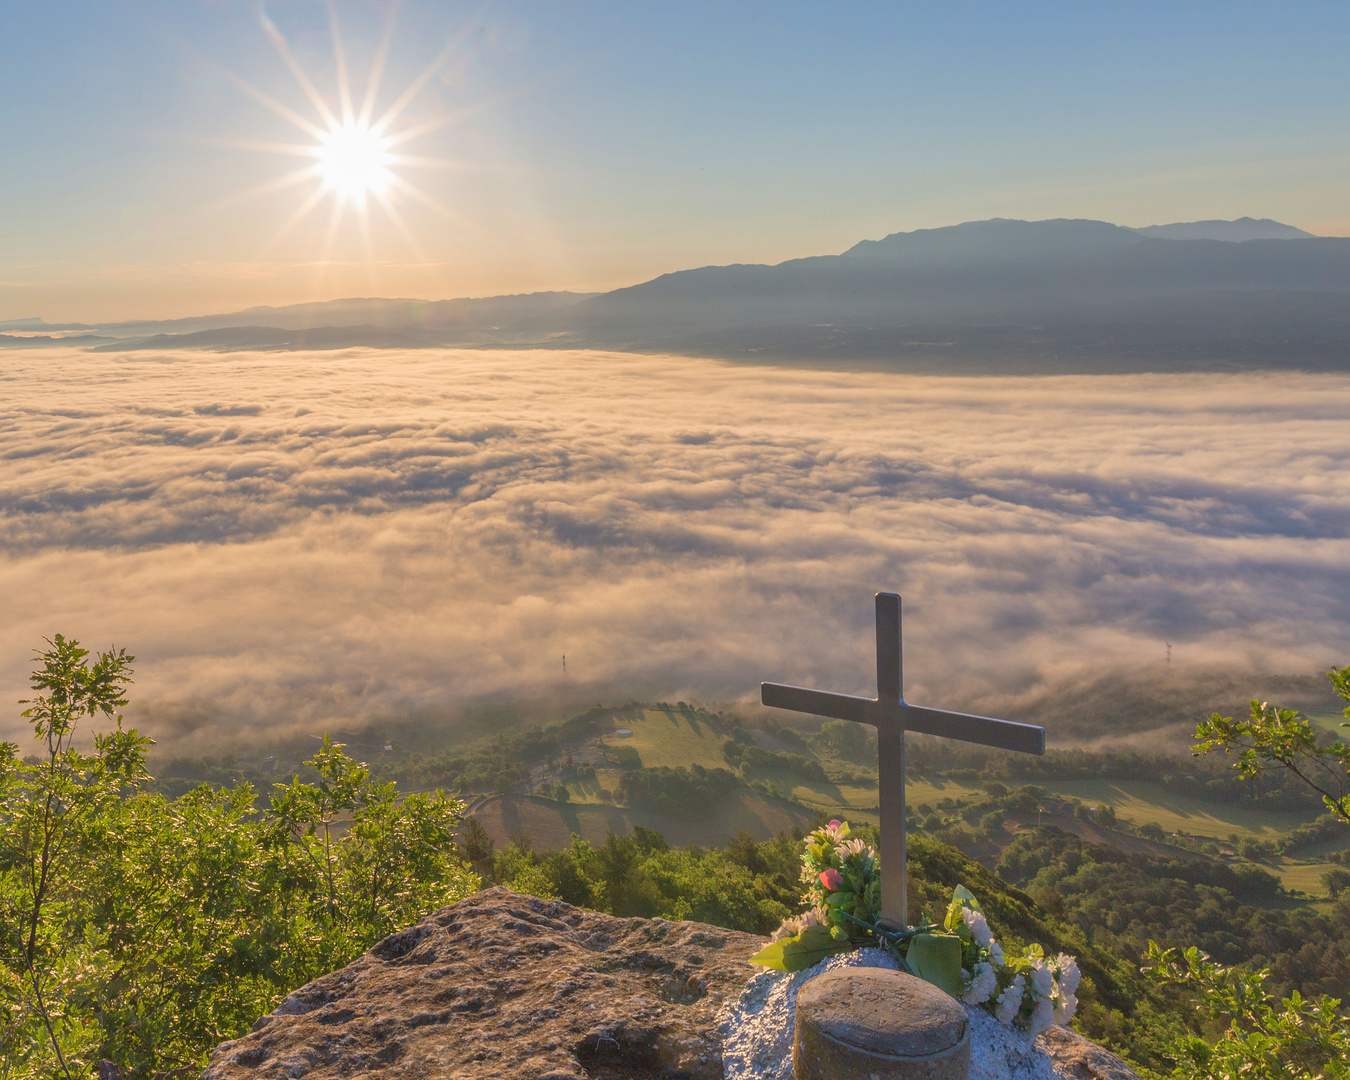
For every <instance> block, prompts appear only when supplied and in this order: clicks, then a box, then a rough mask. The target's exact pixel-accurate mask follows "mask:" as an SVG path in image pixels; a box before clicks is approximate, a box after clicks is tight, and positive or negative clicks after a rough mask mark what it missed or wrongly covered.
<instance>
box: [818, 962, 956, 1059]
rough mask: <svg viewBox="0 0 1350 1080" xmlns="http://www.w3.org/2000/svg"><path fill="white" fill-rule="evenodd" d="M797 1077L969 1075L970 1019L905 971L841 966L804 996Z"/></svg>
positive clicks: (950, 1001) (937, 990)
mask: <svg viewBox="0 0 1350 1080" xmlns="http://www.w3.org/2000/svg"><path fill="white" fill-rule="evenodd" d="M792 1074H793V1077H794V1078H795V1080H968V1078H969V1076H970V1021H969V1020H968V1018H967V1017H966V1011H965V1009H963V1008H962V1007H961V1005H960V1004H959V1003H958V1002H956V1001H954V1000H953V999H952V998H950V997H948V996H947V995H946V994H944V993H943V992H942V991H941V990H939V989H938V988H937V987H936V986H933V985H931V984H930V983H926V982H924V981H923V980H922V979H916V978H915V977H914V976H913V975H906V974H904V973H903V972H899V971H887V970H884V969H882V968H835V969H834V970H833V971H827V972H826V973H825V974H823V975H818V976H816V977H815V978H814V979H812V980H811V981H810V982H808V983H807V984H806V985H805V986H803V987H802V988H801V992H800V993H799V994H798V995H797V1026H796V1030H795V1032H794V1034H793V1040H792Z"/></svg>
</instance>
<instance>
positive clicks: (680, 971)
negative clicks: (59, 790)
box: [202, 888, 763, 1080]
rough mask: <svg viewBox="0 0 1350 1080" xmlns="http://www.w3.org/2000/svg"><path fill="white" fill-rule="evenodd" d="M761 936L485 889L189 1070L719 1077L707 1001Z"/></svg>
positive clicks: (455, 1077) (637, 1079)
mask: <svg viewBox="0 0 1350 1080" xmlns="http://www.w3.org/2000/svg"><path fill="white" fill-rule="evenodd" d="M762 944H763V939H761V938H757V937H754V936H753V935H750V934H743V933H739V932H737V931H734V930H722V929H719V928H717V927H713V926H706V925H704V924H701V923H690V922H667V921H665V920H662V919H620V918H615V917H614V916H611V915H601V914H597V913H594V912H589V911H582V910H580V909H579V908H574V907H570V906H569V905H567V904H563V903H558V902H555V901H547V900H536V899H534V898H532V897H527V896H519V895H517V894H516V893H513V892H511V891H510V890H508V889H503V888H495V889H488V890H485V891H484V892H481V893H478V894H477V895H475V896H472V897H470V898H469V899H467V900H464V901H461V902H460V903H458V904H455V905H454V906H452V907H448V908H444V909H442V910H441V911H438V912H436V913H435V914H433V915H429V916H427V918H425V919H423V920H422V921H421V922H419V923H418V924H417V925H416V926H413V927H410V928H409V929H407V930H404V931H402V932H400V933H397V934H394V935H392V936H390V937H388V938H385V940H384V941H382V942H380V943H379V944H378V945H376V946H375V947H374V948H373V949H371V950H370V952H368V953H366V954H365V955H364V956H362V957H361V958H360V959H359V960H357V961H355V962H354V963H352V964H350V965H348V966H347V967H345V968H343V969H342V970H341V971H335V972H333V973H332V974H330V975H325V976H323V977H322V978H320V979H316V980H315V981H314V982H312V983H309V984H308V985H307V986H303V987H301V988H300V989H299V990H297V991H295V992H294V993H293V994H291V995H290V996H289V997H287V998H286V1000H285V1001H283V1002H282V1003H281V1004H280V1005H279V1006H277V1008H276V1009H275V1010H274V1011H273V1012H272V1013H270V1014H269V1015H267V1016H264V1017H263V1018H262V1019H261V1020H259V1021H258V1022H257V1024H255V1025H254V1028H253V1031H252V1032H251V1033H249V1034H248V1035H245V1036H244V1037H243V1038H240V1039H237V1040H235V1041H233V1042H227V1043H224V1044H222V1045H221V1046H220V1047H219V1048H217V1050H216V1052H215V1053H214V1054H213V1055H212V1057H211V1062H210V1064H209V1065H208V1067H207V1069H206V1072H205V1073H204V1074H203V1078H202V1080H282V1078H287V1080H298V1078H299V1077H311V1078H313V1080H326V1078H329V1077H349V1076H354V1075H356V1074H363V1075H368V1076H372V1077H373V1076H380V1075H385V1076H394V1075H397V1076H399V1077H400V1078H407V1080H417V1078H421V1077H428V1078H429V1077H433V1076H434V1077H438V1078H444V1080H478V1078H482V1080H487V1078H493V1080H512V1078H517V1077H519V1078H521V1080H526V1078H528V1080H587V1078H589V1080H611V1078H612V1080H618V1078H620V1077H623V1078H625V1080H629V1078H632V1080H666V1078H674V1077H677V1076H679V1077H689V1078H690V1080H721V1077H722V1052H721V1043H720V1038H719V1035H718V1031H717V1020H716V1017H717V1013H718V1010H719V1008H720V1007H721V1005H722V1003H723V1001H724V1000H725V999H726V998H727V997H728V996H734V995H735V994H736V993H738V992H739V991H740V988H741V987H742V986H743V985H744V983H745V982H746V980H747V979H748V978H749V977H750V975H751V973H752V969H751V966H750V964H749V962H748V958H749V957H750V956H751V955H753V953H754V952H755V951H756V950H757V949H758V948H759V947H760V946H761V945H762Z"/></svg>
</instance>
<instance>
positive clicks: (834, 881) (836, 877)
mask: <svg viewBox="0 0 1350 1080" xmlns="http://www.w3.org/2000/svg"><path fill="white" fill-rule="evenodd" d="M820 883H821V884H822V885H824V886H825V888H827V889H829V890H830V891H831V892H837V891H838V890H840V889H842V888H843V887H844V875H843V874H841V873H840V872H839V871H838V870H836V869H835V868H834V867H833V866H831V867H830V868H829V869H828V870H822V871H821V872H820Z"/></svg>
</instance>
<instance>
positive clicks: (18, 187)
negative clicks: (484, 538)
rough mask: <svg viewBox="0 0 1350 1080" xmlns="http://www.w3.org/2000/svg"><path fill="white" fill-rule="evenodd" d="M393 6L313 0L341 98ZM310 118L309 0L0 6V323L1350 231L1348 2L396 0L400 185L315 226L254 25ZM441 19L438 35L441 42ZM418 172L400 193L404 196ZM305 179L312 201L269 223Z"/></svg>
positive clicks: (312, 14) (393, 70) (384, 101)
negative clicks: (899, 238)
mask: <svg viewBox="0 0 1350 1080" xmlns="http://www.w3.org/2000/svg"><path fill="white" fill-rule="evenodd" d="M389 7H390V5H389V4H387V3H384V2H383V0H381V2H378V3H377V2H369V3H357V2H353V0H337V3H336V12H337V16H338V26H339V29H340V35H341V39H342V41H343V42H344V44H345V50H346V54H347V61H348V67H349V69H350V72H351V79H350V81H351V83H352V84H353V86H354V90H355V94H356V96H357V99H358V103H359V99H360V95H361V93H362V92H363V91H364V86H365V81H366V75H367V73H368V71H369V69H370V66H371V63H372V61H373V60H374V58H375V56H376V53H377V51H378V43H379V41H380V38H381V34H382V33H383V32H384V30H385V28H386V26H388V25H389V23H388V15H389ZM268 24H270V25H271V26H273V27H274V28H275V33H276V35H278V36H279V39H281V40H284V41H285V42H286V45H287V48H288V49H289V50H290V52H291V54H292V55H293V57H294V59H295V62H296V63H297V64H298V65H299V66H300V68H301V69H303V70H304V71H305V72H306V73H307V74H308V76H309V77H310V78H311V79H312V81H313V83H314V86H315V87H316V89H317V91H318V93H319V94H320V95H321V96H322V97H323V98H324V99H325V100H326V101H327V102H328V103H329V106H330V107H331V108H334V109H336V108H337V103H338V100H339V93H338V86H339V79H338V78H337V72H336V68H335V62H334V58H333V35H332V30H331V23H330V16H329V11H328V9H327V7H326V6H325V4H324V3H321V2H318V0H279V2H276V3H271V4H268V5H266V7H265V8H260V6H259V5H258V4H256V3H253V2H249V3H243V2H238V0H216V2H206V0H200V2H199V0H119V2H118V3H116V4H109V3H107V2H106V0H103V2H97V3H95V2H78V3H77V2H60V0H57V2H49V3H44V4H27V5H17V4H14V5H7V6H6V9H5V12H4V14H3V15H2V16H0V101H3V102H4V103H5V107H4V108H3V109H0V206H2V207H3V213H0V319H3V318H17V317H24V316H34V315H40V316H43V317H46V318H48V319H49V320H58V319H88V320H94V321H97V320H107V319H113V318H129V317H142V316H144V317H160V316H170V315H179V314H191V313H204V312H209V311H215V310H228V309H232V308H237V307H242V306H247V305H249V304H255V303H292V302H297V301H302V300H308V299H324V298H329V297H332V296H339V295H371V294H380V295H404V296H409V295H411V296H427V297H441V296H461V295H489V294H494V293H502V292H519V291H531V290H534V289H543V288H571V289H604V288H611V287H614V286H617V285H623V284H628V283H631V282H634V281H638V280H642V279H645V278H648V277H652V276H654V275H656V274H658V273H662V272H664V271H667V270H673V269H679V268H682V267H687V266H696V265H702V264H705V263H720V262H736V261H743V262H761V261H762V262H773V261H778V260H781V259H784V258H790V257H793V256H797V255H807V254H819V253H826V252H834V251H839V250H842V249H843V248H845V247H847V246H849V245H851V244H853V243H855V242H856V241H857V240H859V239H862V238H864V237H873V238H875V237H879V236H882V235H885V234H887V233H890V232H894V231H898V230H904V229H913V228H924V227H930V226H936V225H943V224H950V223H954V222H958V221H963V220H970V219H977V218H987V217H994V216H1003V217H1025V218H1042V217H1058V216H1070V217H1094V218H1103V219H1106V220H1111V221H1116V222H1119V223H1121V224H1127V225H1146V224H1154V223H1161V222H1168V221H1177V220H1193V219H1196V218H1209V217H1225V218H1231V217H1236V216H1240V215H1243V214H1251V215H1254V216H1258V217H1260V216H1268V217H1274V218H1277V219H1279V220H1282V221H1287V222H1289V223H1291V224H1296V225H1300V226H1302V227H1304V228H1307V229H1309V230H1310V231H1313V232H1317V233H1321V234H1327V235H1332V234H1335V235H1350V205H1348V196H1350V107H1348V106H1350V100H1348V99H1350V93H1348V91H1350V64H1347V63H1346V62H1345V57H1346V56H1347V55H1350V5H1347V4H1345V3H1343V2H1338V3H1326V4H1316V3H1302V4H1284V5H1275V4H1253V3H1248V4H1242V3H1231V2H1230V3H1225V4H1206V3H1187V4H1181V5H1178V4H1175V3H1169V4H1129V5H1097V4H1083V3H1074V4H1068V3H1065V4H1010V3H1009V4H964V5H962V4H947V5H942V6H937V5H928V4H925V5H918V4H901V3H887V4H867V3H854V4H836V5H825V4H819V3H816V4H807V3H787V2H779V3H774V4H769V3H737V4H734V5H727V4H725V3H722V4H713V3H701V2H683V3H680V4H655V3H636V4H635V3H626V4H625V3H617V2H615V3H584V2H574V3H568V2H559V0H553V2H549V3H544V2H538V3H527V2H511V0H502V2H500V3H496V4H492V5H488V6H485V7H483V6H476V5H460V4H456V3H447V2H438V3H430V2H426V0H405V2H404V3H403V4H402V5H401V6H400V7H399V9H398V10H397V12H396V13H395V17H394V22H393V24H392V25H393V31H392V36H391V37H390V43H391V44H390V52H389V62H388V66H387V70H386V75H385V78H384V81H383V84H382V87H383V88H382V91H381V93H380V94H379V95H378V98H377V108H376V110H375V112H376V115H378V114H379V113H380V112H381V111H382V110H383V109H385V108H387V107H388V106H389V105H390V104H392V103H393V102H394V101H395V99H396V98H397V97H398V95H399V93H400V91H402V90H403V89H404V88H405V87H406V86H407V85H408V84H409V83H410V82H411V81H412V80H413V79H414V78H415V77H416V76H417V75H418V73H419V72H422V71H423V70H425V69H426V68H427V66H428V65H429V64H432V63H433V61H437V57H438V56H440V59H439V61H438V62H436V63H435V64H434V67H433V69H432V73H431V76H430V78H429V79H428V81H427V83H426V85H425V86H424V87H423V89H422V90H421V91H420V92H419V93H418V94H416V95H415V96H414V97H413V98H412V100H411V101H410V102H409V103H408V104H407V107H406V109H404V110H403V111H402V112H401V113H400V115H399V117H398V118H397V119H396V120H395V121H394V123H393V124H392V125H391V130H398V129H401V128H407V127H411V126H413V125H417V124H425V125H427V126H430V125H432V124H434V123H442V126H440V127H438V128H436V129H435V130H431V131H429V132H428V133H427V134H425V135H423V136H421V137H420V138H418V139H415V140H411V141H410V142H408V143H406V144H405V145H403V146H401V147H399V152H400V153H404V154H409V155H416V156H418V157H419V158H422V159H425V161H426V162H429V163H430V164H431V165H432V166H433V167H423V166H418V167H412V166H391V169H392V171H394V172H395V173H396V174H398V175H399V176H402V177H403V178H404V180H405V182H407V183H409V184H412V185H415V188H416V192H412V191H408V190H403V189H395V190H391V191H390V192H389V193H388V195H387V197H388V199H389V202H390V204H391V205H392V207H393V208H394V213H395V214H396V215H397V216H398V218H399V219H400V220H401V222H402V228H399V227H398V226H397V225H396V224H395V223H394V221H393V220H392V219H391V218H390V215H389V214H388V213H386V212H385V211H384V210H383V208H382V207H381V206H380V205H378V200H376V199H373V198H372V199H369V200H367V202H368V214H367V216H366V219H365V224H363V219H362V215H361V214H359V213H358V212H356V210H355V208H354V207H352V206H348V207H347V208H346V210H345V211H344V212H343V214H342V217H341V218H340V219H339V220H337V221H336V224H333V215H332V205H333V199H334V196H333V195H332V193H328V194H327V195H322V196H320V195H319V185H320V181H319V180H318V179H314V178H311V179H309V180H307V181H305V182H303V183H299V184H296V185H294V186H291V187H288V188H284V189H281V190H277V191H271V192H267V193H265V194H262V195H259V196H257V197H254V198H248V199H243V198H240V196H242V195H243V194H245V193H246V192H249V191H250V190H253V189H257V188H259V187H261V186H264V185H266V184H268V183H269V182H272V181H275V180H276V178H278V177H280V176H282V175H283V174H285V173H287V172H288V171H290V170H293V169H295V168H296V167H297V166H300V165H303V164H305V163H306V161H307V160H308V159H303V158H297V157H294V156H286V155H282V154H277V153H265V152H260V151H259V150H257V149H251V148H249V145H250V144H257V143H298V144H302V145H303V144H312V143H313V142H314V139H313V138H312V137H311V136H308V135H305V134H303V133H302V132H300V131H299V130H298V129H296V128H295V127H293V126H292V125H291V124H289V123H288V122H287V121H285V120H284V119H282V118H281V117H279V116H278V115H276V114H275V113H274V112H273V111H269V109H268V108H266V107H265V106H264V105H263V104H261V103H260V102H259V101H258V100H257V98H256V95H255V96H250V94H249V93H248V92H247V91H246V90H245V89H244V88H243V87H244V86H245V85H246V86H248V87H252V88H253V90H254V91H256V92H259V93H262V94H266V95H270V96H271V97H272V98H273V99H274V100H276V101H277V102H280V103H282V104H284V105H285V106H286V107H288V108H290V109H292V110H294V111H295V112H297V113H301V114H303V115H305V116H307V117H311V118H312V117H314V116H315V109H314V107H313V106H312V105H311V104H310V103H308V102H307V100H306V98H305V96H304V94H303V93H302V91H301V89H300V87H299V85H298V83H297V82H296V80H295V78H294V77H293V76H292V74H291V72H290V71H289V70H288V68H287V66H286V64H285V62H284V61H283V59H282V57H281V55H280V54H279V52H278V50H277V49H276V48H274V45H273V43H272V42H271V41H270V40H269V36H268V33H267V29H266V27H267V25H268ZM456 35H458V40H459V42H460V43H459V45H458V47H456V48H453V49H451V50H450V51H449V52H448V53H443V47H444V46H445V45H446V44H447V42H449V41H450V40H451V39H452V38H455V37H456ZM419 192H420V195H419V194H418V193H419ZM310 198H313V199H314V200H315V201H314V207H313V209H312V212H311V213H310V214H309V215H308V216H306V217H304V218H303V219H302V220H299V221H298V222H297V223H296V224H295V226H294V227H293V228H292V229H291V230H290V231H289V232H288V233H286V234H285V235H284V236H282V235H281V233H282V232H283V227H284V225H285V224H286V222H287V221H288V220H290V219H292V218H294V217H295V216H296V212H297V210H298V208H300V207H301V206H302V205H303V204H305V203H306V201H307V199H310Z"/></svg>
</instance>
